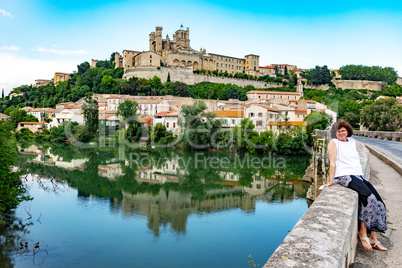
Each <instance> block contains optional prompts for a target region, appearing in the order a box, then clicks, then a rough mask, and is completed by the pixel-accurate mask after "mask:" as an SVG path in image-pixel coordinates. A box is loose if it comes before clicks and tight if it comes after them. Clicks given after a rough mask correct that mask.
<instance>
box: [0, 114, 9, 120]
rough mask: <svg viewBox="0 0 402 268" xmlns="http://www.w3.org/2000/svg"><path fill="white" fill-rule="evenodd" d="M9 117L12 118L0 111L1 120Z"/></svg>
mask: <svg viewBox="0 0 402 268" xmlns="http://www.w3.org/2000/svg"><path fill="white" fill-rule="evenodd" d="M9 118H10V117H9V116H8V115H6V114H2V113H0V120H1V121H2V120H8V119H9Z"/></svg>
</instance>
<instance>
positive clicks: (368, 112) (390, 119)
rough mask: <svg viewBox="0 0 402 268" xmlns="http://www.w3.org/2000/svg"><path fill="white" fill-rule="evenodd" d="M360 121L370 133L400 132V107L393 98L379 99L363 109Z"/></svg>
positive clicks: (401, 128) (401, 113)
mask: <svg viewBox="0 0 402 268" xmlns="http://www.w3.org/2000/svg"><path fill="white" fill-rule="evenodd" d="M360 121H361V123H362V124H363V125H364V126H365V127H366V128H368V129H369V130H371V131H402V105H400V104H398V102H397V101H396V99H395V98H388V99H380V100H378V101H376V102H375V103H373V104H371V105H367V106H366V107H364V108H363V110H362V111H361V113H360Z"/></svg>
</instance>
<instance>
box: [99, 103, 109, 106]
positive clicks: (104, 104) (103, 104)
mask: <svg viewBox="0 0 402 268" xmlns="http://www.w3.org/2000/svg"><path fill="white" fill-rule="evenodd" d="M98 106H107V103H98Z"/></svg>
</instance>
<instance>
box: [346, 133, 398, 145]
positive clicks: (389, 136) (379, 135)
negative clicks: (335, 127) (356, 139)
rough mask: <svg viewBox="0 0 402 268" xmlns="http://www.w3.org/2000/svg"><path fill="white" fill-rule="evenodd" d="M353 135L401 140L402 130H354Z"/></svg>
mask: <svg viewBox="0 0 402 268" xmlns="http://www.w3.org/2000/svg"><path fill="white" fill-rule="evenodd" d="M353 132H354V135H356V136H362V137H368V138H375V139H382V140H392V141H401V142H402V132H391V131H364V130H354V131H353Z"/></svg>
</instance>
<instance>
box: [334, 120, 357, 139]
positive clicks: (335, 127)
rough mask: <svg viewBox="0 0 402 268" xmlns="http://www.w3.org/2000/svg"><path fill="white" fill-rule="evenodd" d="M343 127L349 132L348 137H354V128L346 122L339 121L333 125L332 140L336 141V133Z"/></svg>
mask: <svg viewBox="0 0 402 268" xmlns="http://www.w3.org/2000/svg"><path fill="white" fill-rule="evenodd" d="M343 127H344V128H346V130H347V131H348V137H351V136H352V135H353V127H352V126H351V125H350V124H349V123H348V122H346V121H345V120H339V121H337V122H335V123H334V124H333V125H332V128H331V138H333V139H335V138H336V132H337V131H338V129H340V128H343Z"/></svg>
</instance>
